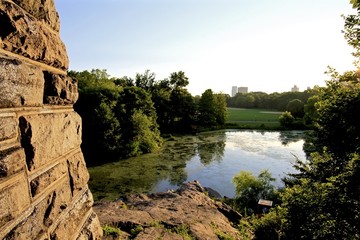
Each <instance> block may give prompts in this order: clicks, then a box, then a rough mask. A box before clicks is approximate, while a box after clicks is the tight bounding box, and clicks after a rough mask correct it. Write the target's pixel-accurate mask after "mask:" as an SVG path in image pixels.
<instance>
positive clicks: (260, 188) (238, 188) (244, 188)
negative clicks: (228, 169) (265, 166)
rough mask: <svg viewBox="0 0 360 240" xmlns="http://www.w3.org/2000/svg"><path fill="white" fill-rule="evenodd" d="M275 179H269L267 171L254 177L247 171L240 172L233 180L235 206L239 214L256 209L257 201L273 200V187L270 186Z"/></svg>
mask: <svg viewBox="0 0 360 240" xmlns="http://www.w3.org/2000/svg"><path fill="white" fill-rule="evenodd" d="M274 181H275V178H273V177H271V174H270V173H269V172H268V170H262V171H261V172H260V174H259V175H258V176H257V177H255V176H254V175H253V174H252V173H251V172H249V171H241V172H240V173H239V174H237V175H236V176H235V177H234V178H233V183H234V184H235V193H236V198H235V204H236V207H237V209H238V210H239V211H240V212H243V213H244V210H245V209H252V210H253V211H254V210H255V209H256V207H257V203H258V201H259V199H262V198H263V199H268V198H273V197H274V195H275V187H274V186H273V185H272V184H271V182H274Z"/></svg>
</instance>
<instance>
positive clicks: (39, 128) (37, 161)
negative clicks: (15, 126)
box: [19, 112, 81, 171]
mask: <svg viewBox="0 0 360 240" xmlns="http://www.w3.org/2000/svg"><path fill="white" fill-rule="evenodd" d="M19 126H20V132H21V146H22V147H23V148H24V150H25V155H26V163H27V167H28V170H30V171H32V170H34V169H36V168H38V167H41V166H43V165H45V164H46V163H48V162H49V161H51V160H53V159H55V158H57V157H60V156H62V155H64V154H65V153H67V152H69V151H70V150H72V149H75V148H78V147H79V146H80V144H81V118H80V116H79V115H78V114H77V113H75V112H68V113H52V114H43V115H30V116H24V117H20V119H19ZM49 136H52V137H49Z"/></svg>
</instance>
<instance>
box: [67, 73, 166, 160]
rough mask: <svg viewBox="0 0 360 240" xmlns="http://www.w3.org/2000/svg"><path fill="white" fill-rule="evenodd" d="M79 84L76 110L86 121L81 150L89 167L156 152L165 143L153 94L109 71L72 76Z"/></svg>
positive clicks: (84, 121) (73, 74)
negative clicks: (152, 99) (108, 72)
mask: <svg viewBox="0 0 360 240" xmlns="http://www.w3.org/2000/svg"><path fill="white" fill-rule="evenodd" d="M69 75H71V76H72V77H75V78H77V79H78V81H79V100H78V102H77V103H76V104H75V105H74V108H75V110H76V111H77V112H78V113H79V114H80V116H81V117H82V119H83V144H82V150H83V152H84V155H85V157H86V159H87V161H88V163H90V162H91V163H96V164H98V161H99V159H100V156H101V159H104V158H105V159H111V158H116V159H119V158H126V157H129V156H134V155H137V154H141V153H146V152H152V151H156V150H157V149H158V148H159V147H160V145H161V143H162V141H161V138H160V132H159V130H158V125H157V123H156V118H157V116H156V112H155V108H154V106H153V102H152V101H151V97H150V93H149V92H147V91H146V90H144V89H142V88H140V87H136V86H134V85H133V84H132V81H130V79H129V78H125V79H115V78H109V77H110V76H109V75H108V74H107V73H106V70H92V71H91V72H89V71H83V72H75V71H71V72H70V73H69Z"/></svg>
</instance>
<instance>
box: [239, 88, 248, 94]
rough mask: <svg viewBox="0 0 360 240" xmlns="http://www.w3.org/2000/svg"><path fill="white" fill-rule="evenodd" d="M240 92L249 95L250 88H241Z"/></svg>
mask: <svg viewBox="0 0 360 240" xmlns="http://www.w3.org/2000/svg"><path fill="white" fill-rule="evenodd" d="M238 92H239V93H248V87H239V88H238Z"/></svg>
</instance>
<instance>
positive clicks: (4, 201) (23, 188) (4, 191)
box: [0, 175, 30, 227]
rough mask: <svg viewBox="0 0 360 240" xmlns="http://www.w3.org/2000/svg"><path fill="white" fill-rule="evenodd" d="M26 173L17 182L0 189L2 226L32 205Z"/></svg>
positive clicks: (0, 222)
mask: <svg viewBox="0 0 360 240" xmlns="http://www.w3.org/2000/svg"><path fill="white" fill-rule="evenodd" d="M28 189H29V188H28V185H27V180H26V178H25V175H23V176H22V177H20V178H19V179H18V181H17V182H15V183H14V184H12V185H10V186H7V187H5V188H1V189H0V227H2V226H3V225H4V224H5V223H7V222H9V221H11V220H13V219H15V218H16V217H18V216H19V215H20V214H21V213H22V211H24V210H25V209H26V208H27V207H29V205H30V194H29V190H28Z"/></svg>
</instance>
